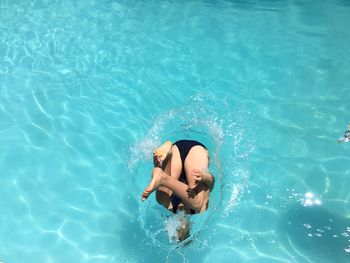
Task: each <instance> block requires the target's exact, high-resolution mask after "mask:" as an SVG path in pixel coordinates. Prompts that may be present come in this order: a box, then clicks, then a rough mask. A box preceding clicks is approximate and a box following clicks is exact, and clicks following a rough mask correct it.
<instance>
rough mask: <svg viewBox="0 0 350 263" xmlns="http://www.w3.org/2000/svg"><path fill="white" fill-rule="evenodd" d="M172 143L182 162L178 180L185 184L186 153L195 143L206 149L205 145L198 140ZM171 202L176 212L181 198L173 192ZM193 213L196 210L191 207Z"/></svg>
mask: <svg viewBox="0 0 350 263" xmlns="http://www.w3.org/2000/svg"><path fill="white" fill-rule="evenodd" d="M174 145H176V146H177V148H178V149H179V152H180V157H181V162H182V170H181V175H180V178H179V181H180V182H183V183H185V184H187V180H186V172H185V159H186V157H187V155H188V153H189V152H190V150H191V149H192V147H194V146H197V145H200V146H202V147H204V148H205V149H207V147H205V146H204V145H203V144H202V143H200V142H197V141H192V140H181V141H177V142H175V143H174ZM171 203H172V205H173V212H174V213H176V211H177V208H178V206H179V204H180V203H181V199H180V198H179V197H178V196H177V195H176V194H174V193H173V195H172V196H171ZM195 213H196V212H195V211H194V210H192V209H191V214H195Z"/></svg>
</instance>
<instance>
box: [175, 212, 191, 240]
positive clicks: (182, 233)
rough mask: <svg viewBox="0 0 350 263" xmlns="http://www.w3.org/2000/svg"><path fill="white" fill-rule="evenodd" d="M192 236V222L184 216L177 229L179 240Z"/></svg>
mask: <svg viewBox="0 0 350 263" xmlns="http://www.w3.org/2000/svg"><path fill="white" fill-rule="evenodd" d="M189 236H190V223H189V221H188V220H187V219H186V218H184V219H183V220H182V222H181V224H180V226H179V227H178V229H177V238H178V240H179V242H181V241H183V240H185V239H187V238H188V237H189Z"/></svg>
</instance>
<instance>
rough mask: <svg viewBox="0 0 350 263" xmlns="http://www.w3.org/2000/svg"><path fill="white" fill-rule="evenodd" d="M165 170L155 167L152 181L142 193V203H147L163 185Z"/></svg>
mask: <svg viewBox="0 0 350 263" xmlns="http://www.w3.org/2000/svg"><path fill="white" fill-rule="evenodd" d="M163 173H164V172H163V170H162V169H160V168H159V167H155V168H154V169H153V173H152V180H151V182H150V183H149V185H148V186H147V187H146V189H145V190H144V191H143V193H142V201H145V200H146V199H147V198H148V197H149V195H150V194H151V193H152V192H153V191H154V190H156V189H157V188H158V187H159V186H161V184H162V178H163Z"/></svg>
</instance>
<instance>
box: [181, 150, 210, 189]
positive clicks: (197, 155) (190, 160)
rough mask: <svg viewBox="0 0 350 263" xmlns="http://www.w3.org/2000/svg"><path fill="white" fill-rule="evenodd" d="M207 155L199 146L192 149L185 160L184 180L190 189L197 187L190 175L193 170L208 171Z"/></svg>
mask: <svg viewBox="0 0 350 263" xmlns="http://www.w3.org/2000/svg"><path fill="white" fill-rule="evenodd" d="M208 166H209V154H208V151H207V150H206V149H205V148H203V147H202V146H200V145H197V146H194V147H192V149H191V150H190V151H189V153H188V155H187V157H186V160H185V172H186V180H187V183H188V186H189V187H190V188H195V187H197V184H196V182H195V179H194V177H193V175H192V173H193V170H200V171H202V169H208Z"/></svg>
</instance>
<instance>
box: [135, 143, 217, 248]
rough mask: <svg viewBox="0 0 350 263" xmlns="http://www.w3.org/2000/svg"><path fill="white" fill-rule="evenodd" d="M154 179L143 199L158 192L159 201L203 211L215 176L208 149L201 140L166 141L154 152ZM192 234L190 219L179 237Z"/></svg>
mask: <svg viewBox="0 0 350 263" xmlns="http://www.w3.org/2000/svg"><path fill="white" fill-rule="evenodd" d="M153 161H154V166H155V167H154V169H153V172H152V180H151V182H150V183H149V185H148V186H147V187H146V189H145V190H144V192H143V193H142V201H144V200H146V199H147V198H148V196H149V195H150V194H151V193H152V192H153V191H155V190H156V191H157V192H156V199H157V201H158V203H160V204H161V205H163V206H164V207H165V208H167V209H168V210H170V211H172V212H174V213H177V212H178V211H184V213H186V214H195V213H201V212H203V211H205V210H207V209H208V204H209V196H210V191H211V190H212V188H213V186H214V182H215V179H214V176H213V175H212V174H211V173H210V172H209V171H208V166H209V153H208V149H207V148H206V147H205V146H204V145H203V144H202V143H200V142H197V141H192V140H180V141H177V142H175V143H174V144H172V143H171V142H170V141H167V142H165V143H164V144H163V145H162V146H160V147H159V148H157V149H156V150H155V151H154V152H153ZM188 235H189V223H188V221H187V220H185V221H184V222H183V224H181V227H180V228H179V229H178V238H179V240H180V241H181V240H183V239H185V238H187V237H188Z"/></svg>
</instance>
